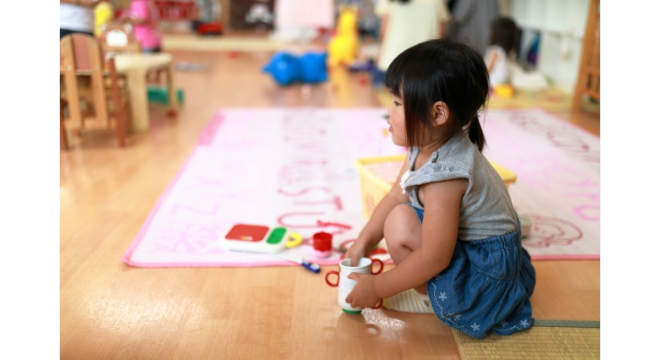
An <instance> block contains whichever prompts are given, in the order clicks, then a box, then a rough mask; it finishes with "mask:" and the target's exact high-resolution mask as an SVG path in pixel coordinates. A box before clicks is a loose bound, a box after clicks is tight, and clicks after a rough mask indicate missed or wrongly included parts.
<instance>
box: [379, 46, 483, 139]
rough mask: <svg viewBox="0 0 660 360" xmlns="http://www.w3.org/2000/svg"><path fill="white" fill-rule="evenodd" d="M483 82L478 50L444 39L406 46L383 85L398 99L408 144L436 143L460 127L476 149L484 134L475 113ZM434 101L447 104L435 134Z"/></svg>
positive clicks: (481, 105)
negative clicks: (442, 129)
mask: <svg viewBox="0 0 660 360" xmlns="http://www.w3.org/2000/svg"><path fill="white" fill-rule="evenodd" d="M488 84H489V80H488V69H487V68H486V64H484V60H483V58H482V57H481V55H480V54H479V52H478V51H477V50H475V49H473V48H472V47H470V46H468V45H466V44H463V43H460V42H457V41H454V40H449V39H435V40H428V41H425V42H422V43H419V44H417V45H415V46H413V47H411V48H408V49H407V50H405V51H404V52H402V53H401V54H399V56H397V57H396V58H395V59H394V61H392V64H390V66H389V67H388V68H387V72H386V73H385V86H386V87H387V88H388V89H389V90H390V91H391V92H392V93H393V94H395V95H397V96H398V97H400V98H401V99H403V107H404V113H405V119H406V137H407V141H408V145H409V146H424V145H432V144H438V143H441V142H443V141H444V140H446V139H449V138H451V137H452V136H454V135H455V134H456V133H458V132H459V131H462V130H465V131H467V133H468V136H469V137H470V141H472V142H473V143H474V144H476V145H477V147H478V148H479V151H481V150H482V149H483V147H484V145H485V144H486V139H485V137H484V133H483V131H482V130H481V125H480V124H479V118H478V116H477V115H478V112H479V110H480V109H481V108H482V107H483V105H484V104H485V102H486V100H487V98H488ZM437 101H442V102H444V103H445V104H447V107H449V113H450V116H449V127H447V129H448V132H447V133H444V134H437V133H436V131H437V130H436V129H437V127H435V126H432V122H431V121H432V113H431V110H432V109H431V108H432V106H433V104H434V103H435V102H437ZM424 128H426V130H427V131H424Z"/></svg>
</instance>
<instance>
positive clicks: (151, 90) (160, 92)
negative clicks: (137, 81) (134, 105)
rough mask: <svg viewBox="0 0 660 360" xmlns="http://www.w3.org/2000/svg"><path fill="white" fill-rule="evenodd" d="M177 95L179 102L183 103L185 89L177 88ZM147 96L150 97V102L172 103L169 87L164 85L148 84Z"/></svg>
mask: <svg viewBox="0 0 660 360" xmlns="http://www.w3.org/2000/svg"><path fill="white" fill-rule="evenodd" d="M176 97H177V100H178V101H179V104H183V89H176ZM147 98H148V99H149V102H156V103H161V104H165V105H168V104H169V103H170V99H169V97H168V96H167V88H166V87H162V86H148V87H147Z"/></svg>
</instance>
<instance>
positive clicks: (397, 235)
mask: <svg viewBox="0 0 660 360" xmlns="http://www.w3.org/2000/svg"><path fill="white" fill-rule="evenodd" d="M383 233H384V236H385V241H386V242H387V246H388V247H392V246H397V245H402V244H405V245H406V247H410V246H411V245H412V244H411V243H415V242H417V238H419V241H420V242H421V224H420V222H419V218H418V217H417V214H416V213H415V210H414V209H413V208H412V207H411V206H410V205H403V204H402V205H397V206H396V207H395V208H394V209H392V211H390V214H389V215H388V216H387V219H386V220H385V227H384V229H383Z"/></svg>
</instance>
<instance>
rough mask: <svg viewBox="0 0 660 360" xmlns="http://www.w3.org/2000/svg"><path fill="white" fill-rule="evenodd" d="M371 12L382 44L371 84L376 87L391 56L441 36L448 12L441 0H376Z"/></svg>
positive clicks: (379, 83)
mask: <svg viewBox="0 0 660 360" xmlns="http://www.w3.org/2000/svg"><path fill="white" fill-rule="evenodd" d="M375 12H376V14H377V15H379V16H380V34H381V35H380V38H381V40H382V43H381V47H380V54H379V56H378V61H377V64H376V67H377V70H376V72H375V73H374V78H373V83H374V86H375V87H377V88H379V87H381V86H382V84H383V82H384V79H385V71H386V70H387V67H388V66H390V63H391V62H392V61H393V60H394V58H395V57H397V55H399V54H400V53H402V52H403V51H404V50H406V49H408V48H409V47H412V46H414V45H417V44H419V43H421V42H423V41H426V40H430V39H436V38H440V37H442V36H443V34H442V33H441V29H443V27H444V26H443V23H444V22H446V21H448V20H449V19H450V15H449V10H448V9H447V5H446V4H445V1H444V0H379V2H378V5H377V6H376V10H375Z"/></svg>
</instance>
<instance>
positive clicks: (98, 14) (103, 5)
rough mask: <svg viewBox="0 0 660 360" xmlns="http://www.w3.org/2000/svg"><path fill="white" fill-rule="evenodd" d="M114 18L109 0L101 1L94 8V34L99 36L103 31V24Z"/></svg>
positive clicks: (113, 11)
mask: <svg viewBox="0 0 660 360" xmlns="http://www.w3.org/2000/svg"><path fill="white" fill-rule="evenodd" d="M114 18H115V9H114V8H113V7H112V4H110V2H109V1H101V2H99V3H98V5H96V7H95V8H94V36H96V37H99V36H101V33H102V32H103V29H102V28H101V27H102V26H103V25H104V24H107V23H108V22H110V21H112V20H113V19H114Z"/></svg>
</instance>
